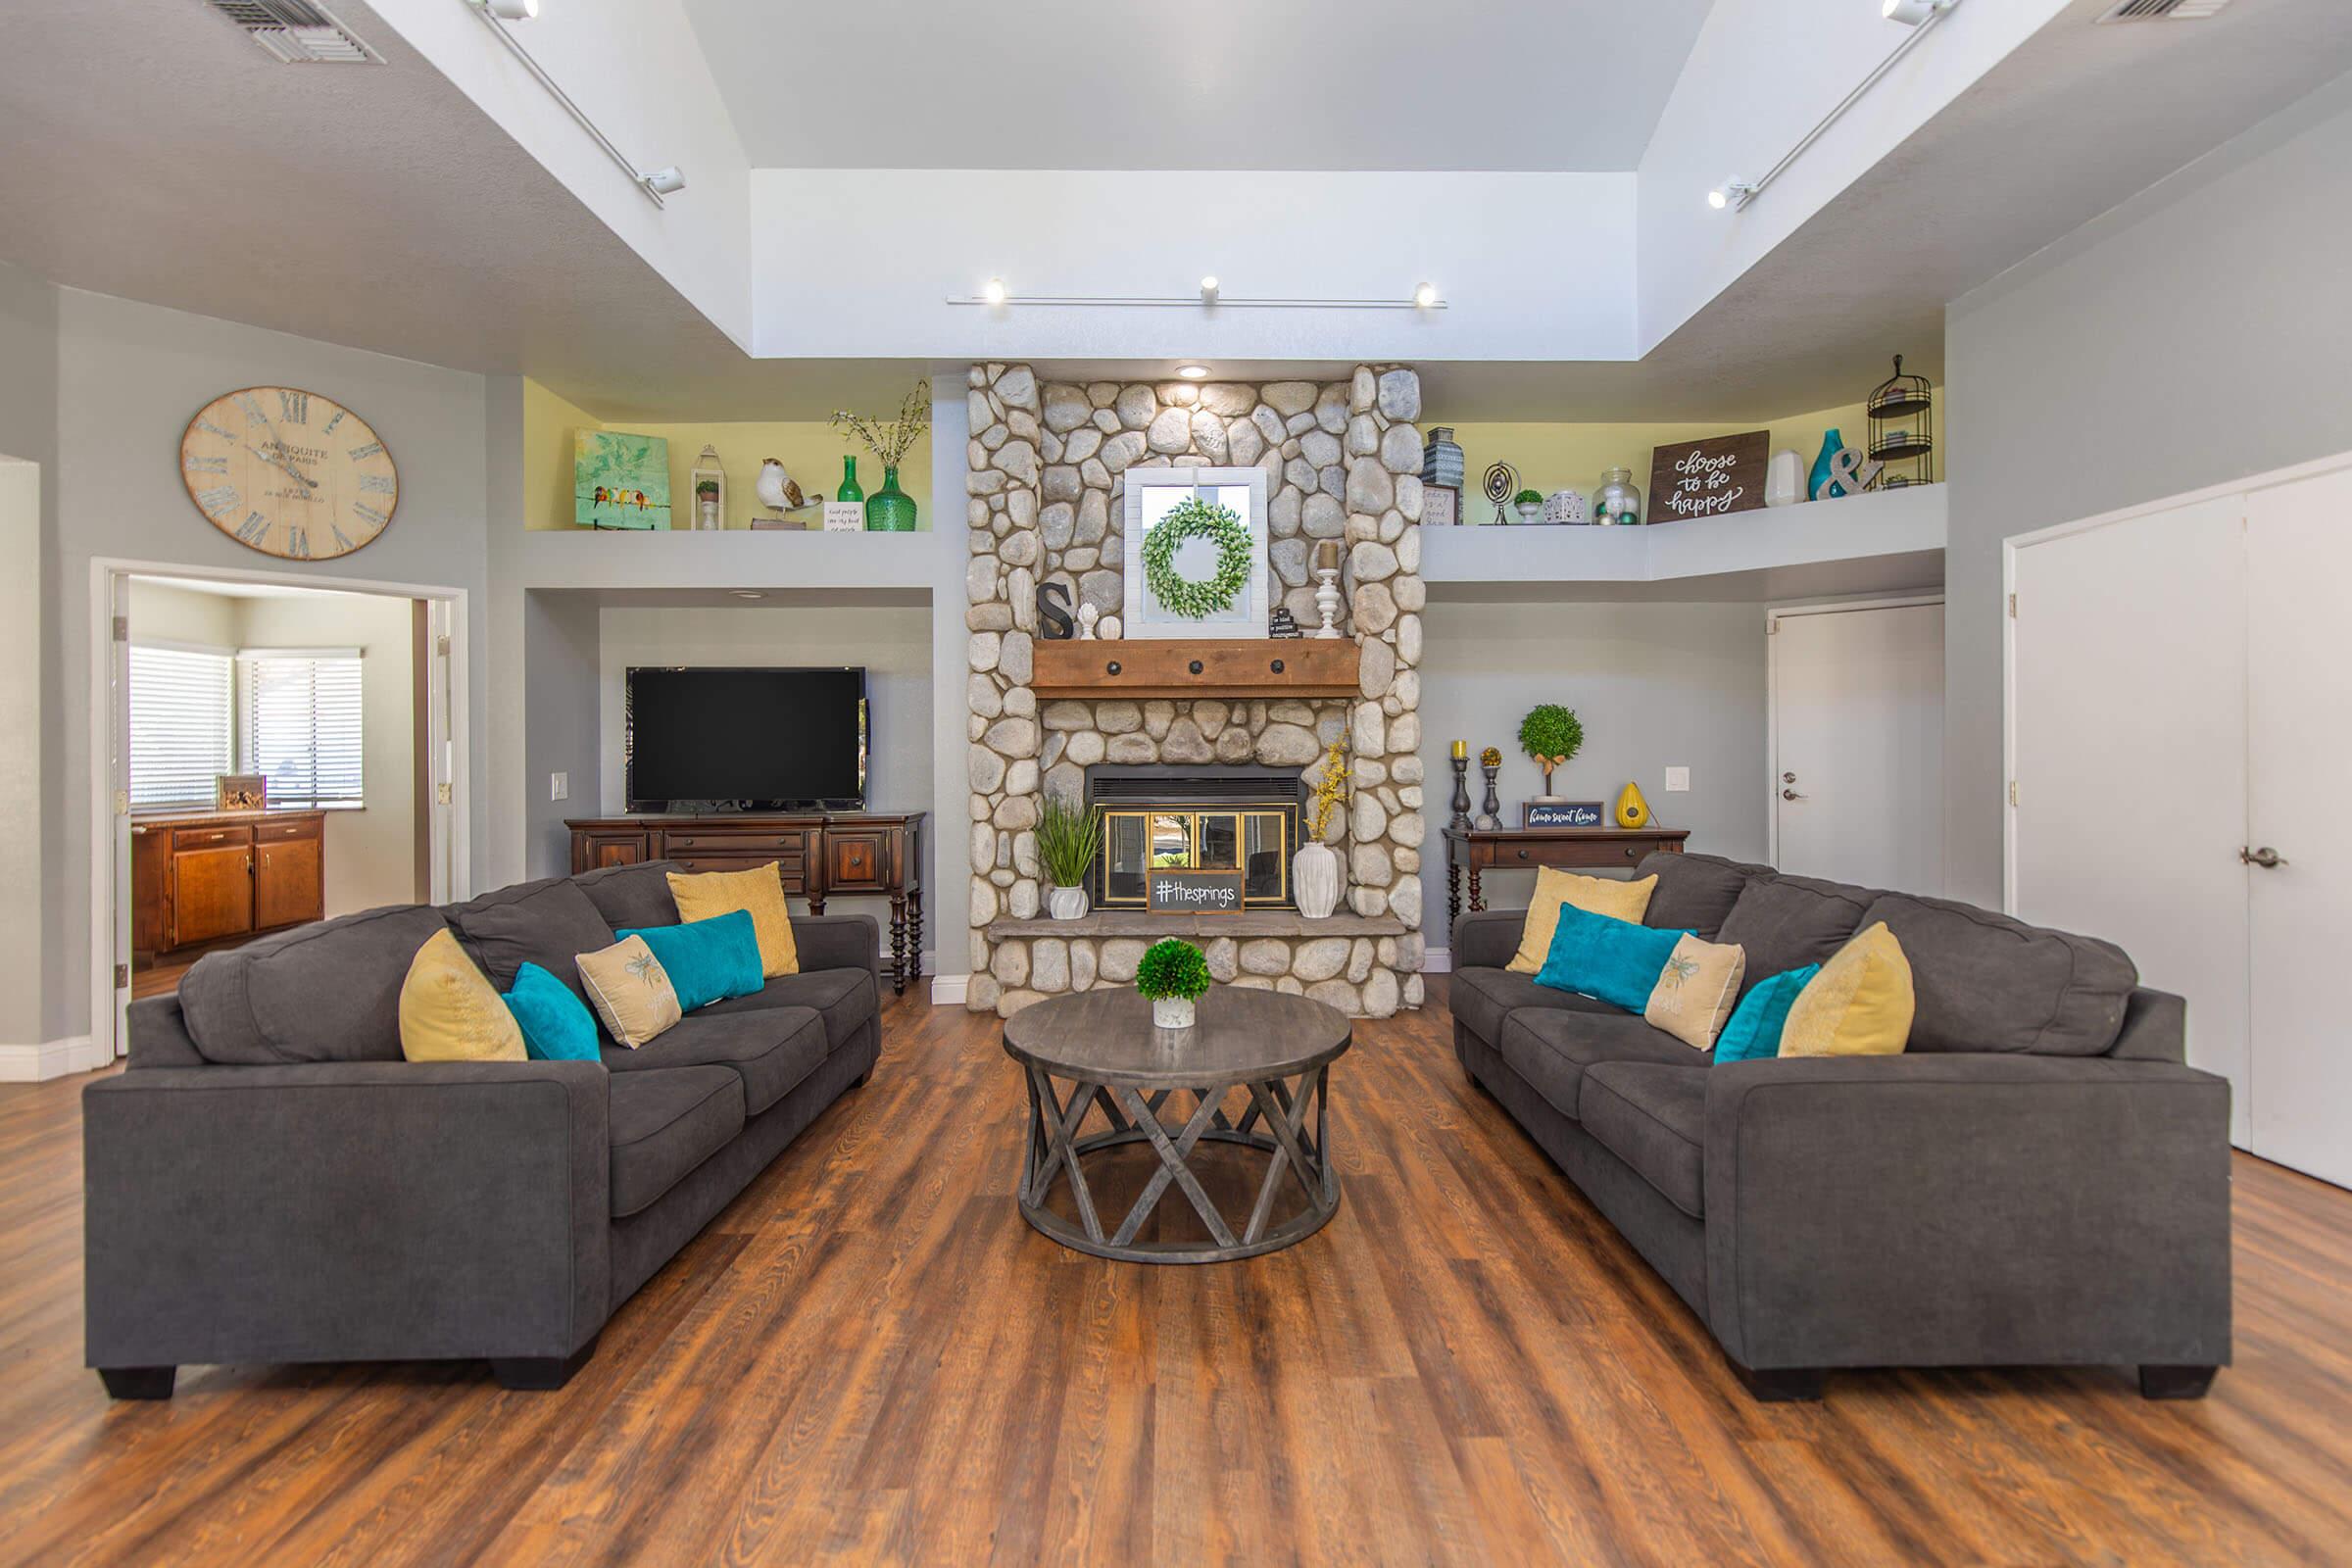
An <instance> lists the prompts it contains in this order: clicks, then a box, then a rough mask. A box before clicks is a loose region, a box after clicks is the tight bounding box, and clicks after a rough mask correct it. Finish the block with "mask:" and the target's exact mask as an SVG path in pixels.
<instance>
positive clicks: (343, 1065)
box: [82, 863, 881, 1398]
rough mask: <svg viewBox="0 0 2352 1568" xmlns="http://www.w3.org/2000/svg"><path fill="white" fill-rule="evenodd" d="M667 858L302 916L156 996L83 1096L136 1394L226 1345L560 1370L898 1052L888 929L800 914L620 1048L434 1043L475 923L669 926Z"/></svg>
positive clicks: (573, 944)
mask: <svg viewBox="0 0 2352 1568" xmlns="http://www.w3.org/2000/svg"><path fill="white" fill-rule="evenodd" d="M673 869H676V868H675V867H674V866H670V865H668V864H666V863H656V864H651V865H640V866H625V867H616V868H613V869H610V870H604V871H595V872H590V873H588V874H586V875H584V876H579V877H561V878H554V879H551V880H548V881H543V882H528V883H523V884H520V885H519V886H515V887H511V888H502V889H500V890H499V891H497V892H495V893H489V894H485V895H483V896H482V897H481V898H478V899H475V900H473V901H472V902H470V903H468V904H464V905H458V906H454V907H448V908H434V907H427V906H403V907H393V908H383V909H372V910H369V911H368V912H367V913H365V914H355V915H350V916H347V917H345V918H342V919H337V920H327V921H323V922H320V923H319V924H316V925H308V926H302V927H299V928H297V929H295V930H293V931H289V932H285V933H282V934H280V935H278V936H273V937H266V938H264V939H262V940H261V941H258V942H254V943H251V944H249V945H247V946H246V947H243V948H240V949H238V950H236V951H235V952H233V953H224V954H218V955H214V956H209V957H206V958H204V959H203V960H201V961H200V962H198V963H197V964H196V965H195V967H193V968H192V969H190V970H189V971H188V973H187V975H186V976H185V978H183V979H182V981H181V982H180V988H179V994H178V995H177V996H174V997H161V998H154V999H151V1000H148V1001H144V1002H137V1003H133V1004H132V1005H131V1008H130V1017H129V1046H130V1059H129V1065H128V1069H127V1070H126V1071H124V1072H123V1073H122V1074H120V1075H119V1076H116V1077H113V1078H107V1079H102V1080H100V1081H98V1082H96V1083H93V1084H92V1085H90V1087H89V1088H88V1089H87V1090H85V1091H84V1092H83V1096H82V1141H83V1142H82V1147H83V1166H84V1184H85V1189H86V1202H85V1205H84V1231H85V1252H86V1258H87V1267H86V1270H85V1294H86V1302H87V1311H86V1330H87V1339H86V1349H87V1356H88V1362H89V1364H90V1365H91V1366H93V1367H95V1368H97V1369H98V1371H99V1372H100V1374H101V1375H102V1376H103V1377H104V1378H105V1380H106V1385H107V1388H108V1390H109V1392H110V1393H112V1394H114V1395H115V1396H116V1397H119V1398H121V1397H141V1398H163V1397H169V1396H170V1395H171V1392H172V1379H173V1375H174V1372H175V1369H176V1368H177V1367H178V1366H179V1365H181V1364H187V1363H218V1362H226V1361H384V1360H425V1359H456V1358H463V1359H481V1360H487V1361H488V1362H489V1363H490V1366H491V1368H492V1370H493V1372H494V1373H495V1374H496V1375H497V1376H498V1378H499V1380H500V1382H502V1383H504V1384H506V1385H507V1386H508V1387H510V1388H556V1387H561V1386H562V1385H563V1383H564V1381H565V1380H566V1379H568V1378H569V1377H570V1376H571V1374H572V1373H573V1372H574V1371H575V1370H577V1368H578V1367H579V1366H580V1365H581V1364H582V1363H583V1362H584V1361H585V1360H586V1359H587V1357H588V1355H589V1354H590V1353H591V1351H593V1349H594V1348H595V1346H596V1339H597V1335H598V1332H599V1331H600V1330H601V1329H602V1328H603V1327H604V1324H605V1321H606V1319H607V1318H609V1317H610V1316H611V1315H612V1314H613V1310H614V1309H615V1308H617V1307H618V1306H619V1304H620V1303H621V1302H623V1301H625V1300H627V1299H629V1297H630V1296H631V1295H632V1294H634V1293H635V1292H636V1290H637V1289H638V1287H640V1286H641V1285H643V1284H644V1283H645V1282H646V1281H647V1280H648V1279H650V1278H652V1277H653V1275H654V1273H655V1272H656V1271H657V1270H659V1269H660V1268H661V1267H662V1264H663V1263H665V1262H667V1261H668V1260H669V1258H670V1257H671V1256H672V1255H673V1254H674V1253H675V1252H676V1251H677V1250H679V1249H680V1248H681V1247H684V1246H685V1245H686V1243H687V1242H689V1241H691V1240H693V1238H694V1237H695V1236H696V1235H697V1234H698V1233H699V1232H700V1231H701V1230H702V1228H703V1227H704V1226H705V1225H707V1224H709V1223H710V1221H711V1218H712V1216H714V1215H716V1214H717V1213H718V1211H719V1210H720V1209H722V1208H724V1207H725V1206H726V1205H727V1203H728V1202H729V1201H732V1200H733V1199H734V1198H735V1196H736V1195H737V1194H739V1193H741V1192H742V1191H743V1189H744V1188H745V1187H746V1186H748V1185H749V1184H750V1183H751V1181H752V1179H753V1178H754V1177H756V1176H758V1175H759V1174H760V1172H761V1171H762V1170H764V1169H766V1167H767V1165H768V1162H769V1161H770V1160H772V1159H774V1158H775V1157H776V1155H777V1154H778V1153H780V1152H782V1151H783V1149H784V1148H785V1146H786V1145H788V1144H790V1143H791V1142H792V1141H793V1139H794V1138H796V1137H798V1136H799V1135H800V1133H801V1132H802V1130H803V1129H805V1128H806V1127H808V1125H809V1123H810V1122H811V1121H813V1120H815V1118H816V1116H817V1115H818V1113H819V1112H821V1111H823V1110H824V1109H825V1107H826V1106H828V1105H830V1104H831V1103H833V1102H834V1101H835V1100H837V1099H838V1098H840V1096H841V1095H842V1094H843V1093H844V1092H845V1091H846V1090H848V1089H850V1088H851V1087H853V1086H855V1085H858V1084H861V1083H863V1082H864V1081H865V1079H866V1076H867V1074H868V1073H870V1072H871V1071H872V1069H873V1065H874V1061H875V1058H876V1057H877V1055H878V1054H880V1049H881V1036H880V1021H879V1016H878V1012H879V1006H880V998H881V993H880V987H879V982H878V973H877V971H878V967H879V956H880V955H879V947H880V943H879V935H878V932H877V930H876V927H875V924H874V922H873V920H872V919H870V918H868V917H867V916H864V915H824V916H816V917H810V916H796V917H794V919H793V922H792V927H793V936H794V939H795V941H796V943H797V944H798V946H799V950H800V964H801V972H800V973H798V974H795V975H787V976H785V977H783V978H781V979H776V980H771V981H769V982H768V983H767V985H766V987H765V988H764V989H763V990H761V991H760V992H759V993H757V994H755V995H752V996H748V997H738V998H735V999H733V1000H731V1001H727V1002H721V1003H716V1004H713V1005H711V1006H708V1007H703V1008H700V1009H698V1010H697V1011H695V1012H693V1013H691V1014H689V1015H688V1016H687V1017H686V1018H684V1019H683V1020H681V1021H680V1022H679V1023H678V1024H676V1025H675V1026H674V1027H672V1028H670V1029H669V1030H667V1031H666V1032H664V1033H663V1034H662V1035H661V1036H660V1037H659V1038H657V1039H655V1040H654V1041H652V1042H650V1043H649V1044H648V1045H646V1046H645V1047H644V1048H643V1049H642V1050H638V1051H628V1050H625V1049H623V1048H621V1047H619V1046H617V1045H615V1044H613V1042H612V1041H611V1040H610V1039H606V1040H605V1041H604V1042H603V1046H604V1049H603V1053H602V1054H603V1059H602V1060H601V1061H496V1062H412V1061H408V1060H405V1059H404V1058H403V1057H402V1054H401V1049H400V1015H399V1012H400V1009H399V1002H400V988H401V983H402V981H403V980H404V979H405V978H406V977H407V975H408V970H409V963H410V961H411V959H412V958H414V956H416V953H417V949H418V948H419V947H421V946H422V945H423V944H424V942H425V940H426V939H427V938H428V937H430V936H431V935H432V934H433V933H434V932H436V931H439V930H442V929H444V928H446V929H448V930H450V931H452V932H454V933H455V934H456V935H457V937H458V940H459V942H460V943H461V944H462V945H463V946H464V947H465V948H466V951H467V952H468V953H469V954H470V955H471V956H472V957H473V958H474V960H475V962H477V963H479V964H480V965H481V967H482V969H483V970H484V972H485V973H487V974H488V975H489V977H490V979H491V981H492V983H493V984H495V985H497V986H498V987H499V989H501V990H502V991H503V990H505V989H507V988H508V987H509V986H511V985H512V984H513V983H514V979H515V971H516V969H517V968H519V967H520V965H521V964H522V963H524V962H526V961H529V962H536V963H538V964H540V965H541V966H542V967H544V968H546V969H547V970H549V971H550V972H551V973H553V974H555V975H557V976H558V977H559V978H561V979H563V980H564V981H565V982H566V983H567V984H570V985H571V986H572V987H573V989H574V990H575V991H576V990H577V989H578V975H577V971H576V968H575V966H574V964H573V962H572V958H573V956H574V955H576V954H580V953H586V952H593V951H595V950H596V949H599V948H604V947H609V946H611V945H612V943H613V931H614V930H615V928H618V927H624V926H655V925H674V924H676V923H677V920H678V909H677V905H676V902H675V901H674V900H672V899H671V897H670V894H669V886H668V881H667V878H666V874H665V873H666V872H668V871H670V870H673Z"/></svg>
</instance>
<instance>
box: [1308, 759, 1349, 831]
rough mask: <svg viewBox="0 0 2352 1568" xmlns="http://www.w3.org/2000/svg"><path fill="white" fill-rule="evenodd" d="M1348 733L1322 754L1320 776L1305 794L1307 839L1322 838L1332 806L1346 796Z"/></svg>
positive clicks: (1329, 818) (1336, 804)
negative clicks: (1321, 771) (1321, 774)
mask: <svg viewBox="0 0 2352 1568" xmlns="http://www.w3.org/2000/svg"><path fill="white" fill-rule="evenodd" d="M1347 798H1348V736H1347V735H1346V734H1345V733H1343V734H1342V735H1341V736H1340V738H1339V739H1338V740H1336V741H1333V742H1332V743H1331V749H1330V750H1329V751H1327V752H1325V753H1324V754H1323V776H1322V777H1321V778H1319V779H1317V780H1315V787H1314V788H1313V789H1312V790H1310V791H1309V792H1308V793H1307V797H1306V841H1307V842H1308V843H1309V844H1320V843H1322V842H1323V829H1324V828H1325V826H1326V825H1328V824H1329V822H1330V820H1331V810H1332V808H1333V807H1335V806H1338V805H1339V804H1340V803H1341V802H1342V801H1344V800H1346V799H1347Z"/></svg>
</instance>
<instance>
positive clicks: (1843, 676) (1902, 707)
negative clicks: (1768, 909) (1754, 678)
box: [1765, 595, 1943, 895]
mask: <svg viewBox="0 0 2352 1568" xmlns="http://www.w3.org/2000/svg"><path fill="white" fill-rule="evenodd" d="M1765 633H1766V637H1765V645H1766V647H1767V649H1768V650H1769V653H1768V656H1767V663H1768V666H1769V674H1768V677H1767V678H1768V681H1769V684H1770V697H1769V711H1770V717H1769V719H1768V722H1767V729H1768V733H1767V736H1766V746H1765V752H1766V757H1767V760H1768V762H1769V764H1770V777H1769V779H1768V781H1767V787H1768V789H1769V791H1770V794H1769V796H1768V798H1767V801H1768V804H1767V811H1768V818H1767V819H1768V821H1769V823H1770V830H1769V838H1770V843H1771V850H1770V858H1771V860H1772V863H1773V864H1774V865H1776V866H1778V867H1780V868H1781V869H1782V870H1784V871H1789V872H1793V873H1795V874H1797V875H1800V876H1815V877H1822V878H1825V879H1827V880H1830V881H1833V882H1850V883H1855V884H1858V885H1860V886H1863V887H1873V888H1894V889H1899V890H1901V891H1903V892H1905V893H1924V894H1930V895H1934V894H1939V893H1941V892H1942V891H1943V600H1942V597H1941V596H1940V595H1935V596H1921V597H1915V598H1906V599H1880V600H1868V601H1856V602H1849V603H1834V604H1824V605H1797V606H1789V607H1786V608H1782V609H1776V610H1772V611H1769V612H1767V613H1766V615H1765Z"/></svg>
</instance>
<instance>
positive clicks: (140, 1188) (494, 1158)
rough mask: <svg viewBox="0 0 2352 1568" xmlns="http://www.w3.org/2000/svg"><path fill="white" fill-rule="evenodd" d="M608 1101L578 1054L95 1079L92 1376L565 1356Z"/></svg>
mask: <svg viewBox="0 0 2352 1568" xmlns="http://www.w3.org/2000/svg"><path fill="white" fill-rule="evenodd" d="M607 1104H608V1101H607V1079H606V1072H605V1068H604V1066H603V1065H602V1064H601V1063H599V1062H593V1061H515V1062H504V1061H502V1062H405V1061H382V1062H378V1061H368V1062H319V1063H307V1064H302V1065H290V1066H272V1067H235V1066H207V1067H156V1068H146V1069H135V1070H132V1071H130V1072H125V1073H123V1074H122V1075H120V1076H118V1077H114V1078H108V1079H102V1080H100V1081H98V1082H96V1083H93V1084H91V1085H90V1086H89V1087H88V1088H87V1089H85V1090H84V1091H83V1092H82V1161H83V1187H84V1204H83V1230H84V1252H85V1257H86V1269H85V1273H84V1281H85V1294H86V1306H87V1311H86V1314H85V1324H86V1332H87V1339H86V1349H87V1351H88V1358H89V1363H90V1364H91V1365H93V1366H100V1367H127V1366H170V1365H176V1364H180V1363H190V1362H192V1363H212V1362H221V1361H231V1360H237V1361H342V1360H406V1359H434V1358H445V1357H476V1356H515V1357H563V1356H566V1355H569V1354H570V1353H571V1352H572V1351H573V1350H574V1349H576V1348H579V1347H580V1346H581V1345H584V1344H586V1343H587V1342H588V1340H589V1339H590V1338H591V1337H593V1336H594V1335H595V1333H596V1331H597V1330H598V1329H599V1328H600V1327H601V1326H602V1325H603V1323H604V1320H605V1317H606V1315H607V1311H608V1298H609V1296H610V1292H611V1288H612V1266H611V1261H610V1241H609V1237H610V1229H611V1220H610V1218H609V1214H610V1210H611V1206H612V1204H611V1187H610V1180H609V1160H610V1148H609V1140H608V1137H607Z"/></svg>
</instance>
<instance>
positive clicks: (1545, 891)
mask: <svg viewBox="0 0 2352 1568" xmlns="http://www.w3.org/2000/svg"><path fill="white" fill-rule="evenodd" d="M1657 886H1658V879H1657V878H1656V877H1655V876H1645V877H1642V879H1641V880H1639V881H1636V882H1620V881H1618V880H1616V879H1615V878H1613V877H1605V876H1579V875H1578V874H1577V873H1576V872H1574V871H1563V870H1561V869H1560V868H1559V867H1557V866H1552V865H1546V866H1542V867H1539V868H1538V870H1537V871H1536V893H1535V897H1534V898H1531V899H1529V900H1528V901H1527V923H1526V924H1525V925H1523V926H1521V927H1520V928H1519V951H1518V952H1517V953H1515V954H1513V955H1512V956H1511V961H1510V962H1509V963H1506V964H1504V965H1503V967H1504V968H1506V969H1508V970H1510V972H1511V973H1513V974H1534V973H1535V972H1536V971H1537V970H1538V969H1541V968H1543V967H1544V959H1545V958H1546V957H1548V956H1550V954H1551V934H1552V932H1553V931H1554V930H1556V929H1558V927H1559V923H1560V906H1561V905H1563V904H1573V905H1575V906H1576V907H1578V908H1580V909H1583V910H1584V911H1586V912H1587V913H1589V914H1605V915H1607V916H1608V917H1609V918H1610V919H1612V920H1630V921H1632V922H1633V923H1634V924H1635V925H1640V924H1641V923H1642V915H1644V914H1646V913H1647V912H1649V896H1650V894H1651V893H1653V892H1655V891H1656V889H1657Z"/></svg>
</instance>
